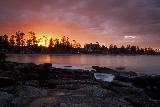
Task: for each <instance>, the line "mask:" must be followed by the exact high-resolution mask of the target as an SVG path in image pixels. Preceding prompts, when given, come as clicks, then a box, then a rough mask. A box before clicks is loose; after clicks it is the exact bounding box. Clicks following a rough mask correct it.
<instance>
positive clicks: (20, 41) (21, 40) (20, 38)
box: [15, 31, 25, 47]
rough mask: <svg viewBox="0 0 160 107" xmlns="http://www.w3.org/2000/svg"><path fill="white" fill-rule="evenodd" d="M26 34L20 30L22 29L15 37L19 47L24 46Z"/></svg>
mask: <svg viewBox="0 0 160 107" xmlns="http://www.w3.org/2000/svg"><path fill="white" fill-rule="evenodd" d="M24 35H25V34H24V33H23V32H20V31H18V32H16V36H15V38H16V45H17V46H18V47H20V46H24V44H25V40H24Z"/></svg>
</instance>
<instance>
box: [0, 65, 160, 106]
mask: <svg viewBox="0 0 160 107" xmlns="http://www.w3.org/2000/svg"><path fill="white" fill-rule="evenodd" d="M93 68H94V69H95V71H92V72H91V71H83V70H68V69H60V68H53V67H52V65H51V64H48V63H46V64H40V65H36V64H33V63H29V64H24V63H13V62H3V63H2V64H1V65H0V104H1V105H0V107H4V106H7V107H25V106H27V107H33V106H32V105H34V107H37V106H43V107H125V106H129V107H158V106H159V105H160V97H159V96H160V91H159V90H160V76H158V75H157V76H149V75H139V74H137V73H135V72H123V71H120V72H118V71H115V70H112V69H110V68H105V67H98V66H93ZM96 73H97V74H98V75H99V78H98V79H96V78H95V74H96ZM99 73H100V74H99ZM101 74H107V75H106V76H109V75H111V76H113V78H112V80H111V79H110V78H109V79H110V81H104V80H107V79H101V76H102V77H103V75H101ZM104 78H105V77H104ZM42 97H44V98H43V99H41V98H42ZM35 102H36V103H35ZM37 102H38V103H37ZM36 104H38V105H37V106H35V105H36Z"/></svg>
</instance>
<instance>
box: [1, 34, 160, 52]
mask: <svg viewBox="0 0 160 107" xmlns="http://www.w3.org/2000/svg"><path fill="white" fill-rule="evenodd" d="M28 33H29V35H30V37H28V38H27V39H26V38H24V36H25V33H23V32H20V31H18V32H16V34H15V35H11V36H8V35H6V34H5V35H2V36H0V52H1V53H13V54H14V53H16V54H34V53H41V54H52V53H53V54H54V53H62V54H126V55H127V54H129V55H136V54H138V55H160V50H159V49H153V48H140V47H139V46H132V45H127V46H124V45H122V46H121V47H118V46H117V45H113V44H111V45H110V46H108V47H107V46H105V45H100V43H99V42H96V43H89V44H85V45H84V46H83V47H82V46H81V44H80V43H78V42H77V41H76V40H70V39H69V37H66V36H62V38H61V39H58V38H48V37H47V36H43V37H41V38H37V36H36V34H35V33H34V32H32V31H31V32H28Z"/></svg>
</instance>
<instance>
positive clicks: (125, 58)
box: [7, 54, 160, 74]
mask: <svg viewBox="0 0 160 107" xmlns="http://www.w3.org/2000/svg"><path fill="white" fill-rule="evenodd" d="M7 56H8V58H7V60H8V61H14V62H21V63H36V64H41V63H52V64H53V66H54V67H62V68H63V67H66V66H68V67H69V66H72V68H73V69H76V68H78V69H79V68H82V69H83V68H86V69H90V68H91V66H93V65H97V66H104V67H110V68H112V69H116V68H117V67H125V70H126V71H135V72H139V73H147V74H160V56H152V55H148V56H147V55H135V56H130V55H84V54H83V55H79V54H78V55H71V54H69V55H66V54H65V55H64V54H8V55H7Z"/></svg>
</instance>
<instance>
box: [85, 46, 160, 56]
mask: <svg viewBox="0 0 160 107" xmlns="http://www.w3.org/2000/svg"><path fill="white" fill-rule="evenodd" d="M98 47H99V49H98ZM96 48H97V49H95V48H93V49H91V50H88V51H87V53H103V54H132V55H134V54H138V55H160V50H159V49H153V48H140V47H139V46H132V45H127V46H124V45H122V46H120V47H117V45H113V44H111V45H110V46H109V47H106V46H104V45H102V46H101V45H99V44H97V46H96Z"/></svg>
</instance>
